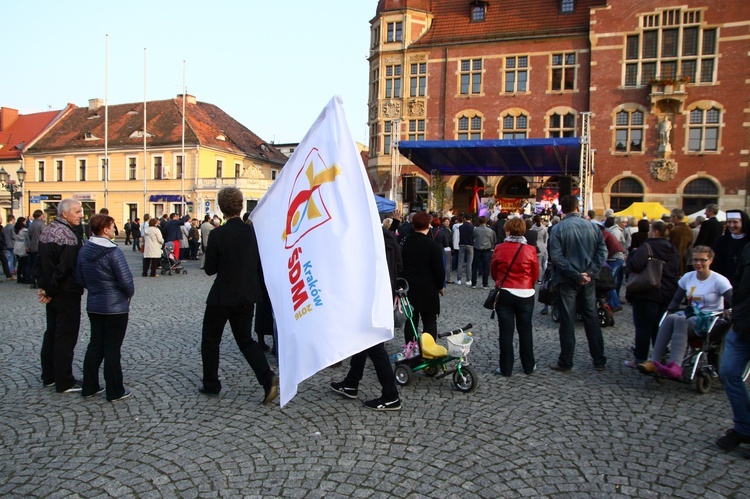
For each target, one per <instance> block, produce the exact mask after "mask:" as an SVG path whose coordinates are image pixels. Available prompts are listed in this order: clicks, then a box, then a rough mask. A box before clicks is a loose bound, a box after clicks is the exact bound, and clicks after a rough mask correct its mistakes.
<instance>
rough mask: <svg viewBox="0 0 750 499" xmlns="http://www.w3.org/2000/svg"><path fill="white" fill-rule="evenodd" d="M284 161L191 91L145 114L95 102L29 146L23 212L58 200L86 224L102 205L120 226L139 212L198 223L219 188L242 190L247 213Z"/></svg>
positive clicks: (49, 209)
mask: <svg viewBox="0 0 750 499" xmlns="http://www.w3.org/2000/svg"><path fill="white" fill-rule="evenodd" d="M183 109H184V117H185V119H184V132H183ZM144 121H145V127H144ZM144 129H145V133H144ZM183 137H184V139H183ZM107 159H108V161H107ZM286 161H287V158H286V156H284V155H283V154H282V153H281V152H279V151H278V150H277V149H276V148H275V147H274V146H273V145H271V144H268V143H266V142H264V141H263V140H261V139H260V138H259V137H258V136H257V135H255V134H254V133H253V132H251V131H250V130H249V129H247V128H246V127H244V126H243V125H242V124H240V123H238V122H237V121H236V120H234V119H233V118H232V117H231V116H229V115H228V114H226V113H225V112H224V111H222V110H221V109H220V108H218V107H216V106H214V105H212V104H208V103H204V102H197V101H196V99H195V98H194V97H193V96H191V95H188V96H187V98H186V99H185V102H184V103H183V99H182V95H178V96H177V97H176V98H174V99H171V100H161V101H151V102H147V103H146V106H145V112H144V104H143V102H141V103H133V104H118V105H112V106H106V107H105V106H103V103H102V101H101V100H99V99H92V100H90V101H89V106H88V108H79V107H73V108H71V109H69V110H68V111H67V112H66V114H65V115H64V116H63V117H62V118H61V119H60V120H59V121H57V122H56V123H55V124H54V126H52V127H51V128H50V129H49V130H48V131H47V132H46V133H45V134H43V135H42V136H41V137H40V138H38V139H37V140H36V141H35V142H34V143H33V144H31V145H29V146H28V147H27V148H26V150H25V153H24V156H23V166H24V169H25V170H26V171H27V174H26V182H25V183H24V192H23V194H24V196H23V202H24V203H26V204H27V206H26V207H24V212H26V213H32V212H33V211H34V210H36V209H41V210H43V211H45V213H46V214H47V217H48V218H50V217H53V216H54V214H55V211H56V209H57V204H58V202H59V201H60V200H61V199H65V198H70V197H73V198H77V199H79V200H81V202H82V203H83V206H84V216H85V219H86V220H87V219H88V218H89V217H90V216H91V215H92V214H94V213H96V212H98V211H99V210H100V209H101V208H103V207H106V208H108V209H109V213H110V215H111V216H113V217H114V218H115V220H117V222H118V223H119V224H120V225H122V224H124V223H125V221H127V220H128V219H131V220H132V219H135V218H136V217H138V218H141V219H142V218H143V214H144V213H149V214H151V216H153V217H160V216H161V215H162V214H163V213H168V214H169V213H178V214H183V213H190V214H191V215H192V216H193V217H195V218H199V219H202V218H203V216H204V215H205V214H214V213H218V212H219V209H218V206H217V204H216V194H217V192H218V191H219V189H221V188H222V187H225V186H235V187H237V188H239V189H240V190H242V192H243V193H244V195H245V199H246V208H247V210H248V211H250V210H252V209H253V208H254V207H255V205H256V203H257V201H258V200H259V199H260V198H261V196H263V194H265V192H266V191H267V190H268V188H269V186H270V184H271V182H273V180H274V179H275V178H276V175H277V174H278V172H279V171H280V170H281V168H282V167H283V166H284V164H285V162H286ZM107 162H108V163H109V169H108V170H109V171H108V172H107V168H106V165H107Z"/></svg>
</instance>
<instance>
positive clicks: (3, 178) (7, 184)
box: [0, 166, 26, 215]
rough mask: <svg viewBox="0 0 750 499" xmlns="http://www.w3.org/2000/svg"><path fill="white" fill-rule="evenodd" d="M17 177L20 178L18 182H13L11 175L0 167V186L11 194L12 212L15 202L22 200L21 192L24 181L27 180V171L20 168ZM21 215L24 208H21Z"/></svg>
mask: <svg viewBox="0 0 750 499" xmlns="http://www.w3.org/2000/svg"><path fill="white" fill-rule="evenodd" d="M16 177H18V180H17V181H16V180H11V179H10V175H9V174H8V172H6V171H5V168H2V167H0V185H2V187H3V188H4V189H6V190H7V191H8V192H10V209H11V211H12V210H13V200H14V199H18V200H20V199H21V197H22V195H21V193H20V192H19V191H20V190H21V189H23V181H24V180H26V170H24V169H23V166H21V167H19V168H18V170H16ZM19 204H20V202H19ZM21 214H22V215H23V207H21Z"/></svg>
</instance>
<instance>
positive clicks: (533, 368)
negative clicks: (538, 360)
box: [523, 364, 536, 374]
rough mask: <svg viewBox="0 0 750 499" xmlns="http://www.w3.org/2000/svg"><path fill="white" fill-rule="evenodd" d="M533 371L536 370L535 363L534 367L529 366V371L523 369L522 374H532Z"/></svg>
mask: <svg viewBox="0 0 750 499" xmlns="http://www.w3.org/2000/svg"><path fill="white" fill-rule="evenodd" d="M534 371H536V364H534V367H532V368H531V371H524V372H523V373H524V374H533V373H534Z"/></svg>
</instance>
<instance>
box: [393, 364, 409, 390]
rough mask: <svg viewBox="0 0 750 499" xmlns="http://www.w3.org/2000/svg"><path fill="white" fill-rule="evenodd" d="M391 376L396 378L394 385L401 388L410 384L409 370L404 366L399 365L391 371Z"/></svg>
mask: <svg viewBox="0 0 750 499" xmlns="http://www.w3.org/2000/svg"><path fill="white" fill-rule="evenodd" d="M393 375H394V376H395V377H396V383H397V384H398V385H401V386H407V385H409V384H410V383H411V378H412V376H411V368H410V367H409V366H408V365H406V364H400V365H398V366H396V367H395V368H394V369H393Z"/></svg>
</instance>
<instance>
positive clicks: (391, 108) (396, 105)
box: [383, 101, 401, 118]
mask: <svg viewBox="0 0 750 499" xmlns="http://www.w3.org/2000/svg"><path fill="white" fill-rule="evenodd" d="M383 116H384V117H385V118H399V117H400V116H401V103H400V102H395V101H389V102H386V103H384V104H383Z"/></svg>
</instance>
